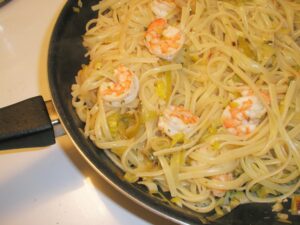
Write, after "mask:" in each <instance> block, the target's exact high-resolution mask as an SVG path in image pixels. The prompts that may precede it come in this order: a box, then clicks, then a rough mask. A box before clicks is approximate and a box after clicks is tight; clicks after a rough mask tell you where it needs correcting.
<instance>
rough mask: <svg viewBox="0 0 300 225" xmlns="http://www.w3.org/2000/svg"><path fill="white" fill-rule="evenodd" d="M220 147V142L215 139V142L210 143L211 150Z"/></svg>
mask: <svg viewBox="0 0 300 225" xmlns="http://www.w3.org/2000/svg"><path fill="white" fill-rule="evenodd" d="M220 147H221V143H220V142H218V141H215V142H213V143H212V144H211V148H212V149H213V150H219V149H220Z"/></svg>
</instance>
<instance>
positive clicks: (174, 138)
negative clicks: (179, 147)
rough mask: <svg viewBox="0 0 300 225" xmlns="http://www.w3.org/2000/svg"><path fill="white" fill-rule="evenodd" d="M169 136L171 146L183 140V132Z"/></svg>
mask: <svg viewBox="0 0 300 225" xmlns="http://www.w3.org/2000/svg"><path fill="white" fill-rule="evenodd" d="M171 138H172V142H171V146H174V145H176V144H178V143H182V142H184V140H185V136H184V133H178V134H175V135H173V136H172V137H171Z"/></svg>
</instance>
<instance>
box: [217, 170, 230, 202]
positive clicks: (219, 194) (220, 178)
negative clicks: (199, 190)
mask: <svg viewBox="0 0 300 225" xmlns="http://www.w3.org/2000/svg"><path fill="white" fill-rule="evenodd" d="M212 179H213V180H217V181H231V180H233V175H232V173H225V174H221V175H216V176H213V177H212ZM212 193H213V195H214V196H216V197H223V196H224V195H225V193H226V190H222V189H212Z"/></svg>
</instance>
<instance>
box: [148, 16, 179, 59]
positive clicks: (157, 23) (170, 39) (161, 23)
mask: <svg viewBox="0 0 300 225" xmlns="http://www.w3.org/2000/svg"><path fill="white" fill-rule="evenodd" d="M183 44H184V34H183V33H182V31H180V30H179V29H178V28H176V27H173V26H170V25H169V24H168V23H167V21H166V20H165V19H163V18H159V19H155V20H154V21H153V22H152V23H150V25H149V26H148V29H147V31H146V35H145V45H146V47H147V48H148V50H149V51H150V52H151V53H152V54H154V55H157V56H158V57H160V58H163V59H166V60H172V59H173V58H174V57H175V55H176V54H177V53H178V52H179V50H180V49H181V48H182V46H183Z"/></svg>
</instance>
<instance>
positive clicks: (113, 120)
mask: <svg viewBox="0 0 300 225" xmlns="http://www.w3.org/2000/svg"><path fill="white" fill-rule="evenodd" d="M107 124H108V127H109V130H110V133H111V135H112V136H113V137H114V138H116V137H122V138H132V137H133V136H134V135H135V134H136V133H137V132H138V130H139V128H140V125H141V122H140V119H139V115H138V114H137V113H133V114H132V113H125V114H120V113H114V114H112V115H110V116H109V117H108V118H107Z"/></svg>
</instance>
